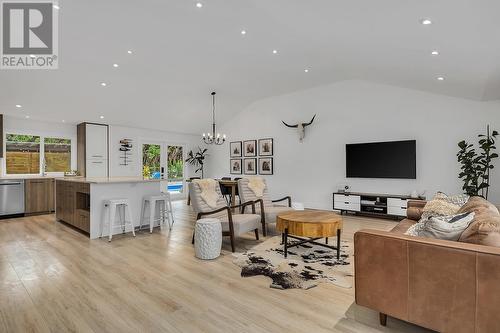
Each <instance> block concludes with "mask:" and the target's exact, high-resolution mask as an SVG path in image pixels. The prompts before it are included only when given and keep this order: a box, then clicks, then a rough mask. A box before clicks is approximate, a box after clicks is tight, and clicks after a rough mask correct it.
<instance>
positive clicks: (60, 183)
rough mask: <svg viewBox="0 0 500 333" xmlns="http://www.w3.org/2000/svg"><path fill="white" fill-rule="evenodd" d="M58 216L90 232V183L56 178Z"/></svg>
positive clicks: (59, 218)
mask: <svg viewBox="0 0 500 333" xmlns="http://www.w3.org/2000/svg"><path fill="white" fill-rule="evenodd" d="M56 218H57V219H58V220H60V221H63V222H65V223H68V224H70V225H72V226H74V227H76V228H78V229H80V230H82V231H85V232H87V233H89V232H90V184H88V183H78V182H73V181H65V180H60V179H57V180H56Z"/></svg>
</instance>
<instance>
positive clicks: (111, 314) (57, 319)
mask: <svg viewBox="0 0 500 333" xmlns="http://www.w3.org/2000/svg"><path fill="white" fill-rule="evenodd" d="M174 209H175V219H176V223H175V226H174V229H173V231H172V232H171V233H169V232H168V231H167V230H165V231H162V232H160V231H159V230H155V232H154V234H152V235H150V234H149V233H146V232H141V233H139V234H138V236H137V237H136V238H135V239H134V238H133V237H131V236H130V235H125V236H119V237H114V238H113V241H112V242H111V243H108V242H107V241H105V240H93V241H90V240H89V239H88V238H87V237H86V236H84V235H82V234H80V233H79V232H77V231H75V230H74V229H71V228H69V227H68V226H66V225H63V224H61V223H59V222H56V221H55V218H54V216H53V215H44V216H36V217H26V218H18V219H9V220H0V332H58V333H59V332H96V333H97V332H185V333H186V332H315V333H316V332H423V331H424V330H423V329H421V328H419V327H416V326H412V325H410V324H407V323H404V322H401V321H398V320H395V319H392V318H389V321H388V327H387V328H383V327H381V326H379V325H378V314H377V313H376V312H373V311H371V310H368V309H365V308H361V307H358V306H356V305H355V304H354V289H345V288H340V287H337V286H334V285H331V284H325V283H323V284H320V285H319V286H318V287H316V288H312V289H310V290H276V289H271V288H269V282H270V280H269V279H267V278H265V277H252V278H241V277H240V270H239V268H238V267H237V266H235V265H234V264H232V256H231V255H230V252H228V251H227V250H228V249H229V246H228V245H229V244H228V243H227V242H225V243H224V245H223V247H224V249H225V250H226V251H224V255H223V256H222V257H220V258H218V259H217V260H214V261H201V260H198V259H196V258H195V257H194V251H193V248H192V246H191V242H190V239H191V232H192V224H193V214H192V213H191V208H190V207H188V206H186V205H185V203H184V202H180V201H179V202H175V203H174ZM394 223H395V222H394V221H386V220H381V219H371V218H361V217H346V218H345V222H344V228H345V230H344V233H343V237H344V239H350V240H352V237H353V233H354V232H355V231H356V230H358V229H360V228H364V227H369V228H377V229H390V228H391V227H392V226H393V225H394ZM261 240H262V238H261ZM240 241H241V240H240ZM240 244H243V246H251V245H253V244H255V240H254V239H253V238H252V235H250V234H249V236H248V237H247V238H246V239H245V240H243V242H242V243H240ZM240 249H241V246H240Z"/></svg>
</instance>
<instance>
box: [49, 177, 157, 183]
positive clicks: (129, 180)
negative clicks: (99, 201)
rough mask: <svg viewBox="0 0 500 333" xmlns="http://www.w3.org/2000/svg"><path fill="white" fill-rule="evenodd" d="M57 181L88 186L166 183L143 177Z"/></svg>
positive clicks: (63, 178)
mask: <svg viewBox="0 0 500 333" xmlns="http://www.w3.org/2000/svg"><path fill="white" fill-rule="evenodd" d="M56 179H57V180H64V181H69V182H76V183H87V184H117V183H154V182H161V181H166V179H145V178H142V177H109V178H108V177H103V178H92V177H60V178H56Z"/></svg>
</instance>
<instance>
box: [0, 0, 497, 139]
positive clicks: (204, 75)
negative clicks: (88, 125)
mask: <svg viewBox="0 0 500 333" xmlns="http://www.w3.org/2000/svg"><path fill="white" fill-rule="evenodd" d="M197 2H198V1H191V0H142V1H124V0H85V1H81V0H80V1H78V0H63V1H61V2H60V3H59V6H60V9H59V26H60V27H59V54H60V58H59V59H60V63H59V69H58V70H30V71H20V70H9V71H7V70H3V71H0V109H1V112H2V113H5V114H11V115H18V116H26V115H29V116H30V117H31V118H33V119H40V120H49V121H62V120H65V121H66V122H68V123H69V122H71V123H77V122H79V121H83V120H86V121H102V122H107V123H112V124H119V125H125V126H134V127H143V128H154V129H162V130H171V131H177V132H186V133H197V132H200V131H202V130H204V129H206V130H208V128H207V127H208V126H207V125H208V123H209V122H210V117H211V114H210V111H211V110H210V108H211V101H210V92H211V91H212V90H216V91H217V96H218V103H217V105H218V108H217V116H218V119H219V120H220V121H224V120H225V119H228V118H230V117H231V116H233V115H234V114H236V113H238V112H240V111H241V110H242V109H243V108H244V107H246V106H248V105H249V104H251V103H252V102H254V101H256V100H259V99H262V98H265V97H269V96H273V95H279V94H283V93H287V92H291V91H296V90H300V89H306V88H309V87H313V86H317V85H322V84H327V83H332V82H336V81H341V80H346V79H363V80H370V81H376V82H382V83H387V84H392V85H397V86H401V87H408V88H413V89H419V90H424V91H429V92H433V93H438V94H444V95H450V96H457V97H463V98H469V99H475V100H495V99H500V43H499V40H500V20H499V19H498V13H500V1H498V0H440V1H436V0H419V1H409V0H378V1H371V0H351V1H345V0H308V1H304V0H272V1H270V0H247V1H243V0H225V1H224V0H200V1H199V2H200V3H201V4H202V7H201V8H199V7H198V6H196V3H197ZM424 18H428V19H430V20H431V21H432V24H430V25H423V24H421V20H422V19H424ZM242 30H245V31H246V34H242V33H241V31H242ZM128 50H131V51H132V54H129V53H128V52H127V51H128ZM273 50H276V51H277V52H276V53H273ZM433 50H437V51H438V52H439V55H434V56H433V55H432V54H431V52H432V51H433ZM113 64H118V67H113ZM305 69H308V72H306V71H305ZM440 76H441V77H443V78H444V80H443V81H439V80H437V78H438V77H440ZM102 82H105V83H106V84H107V85H106V86H105V87H103V86H101V83H102ZM16 104H19V105H22V107H21V108H16V107H15V105H16ZM367 112H368V111H367ZM101 115H102V116H104V119H100V118H99V117H100V116H101Z"/></svg>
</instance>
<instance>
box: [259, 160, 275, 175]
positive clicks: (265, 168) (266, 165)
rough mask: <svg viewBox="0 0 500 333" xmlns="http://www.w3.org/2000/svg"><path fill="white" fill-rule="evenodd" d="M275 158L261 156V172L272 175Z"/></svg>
mask: <svg viewBox="0 0 500 333" xmlns="http://www.w3.org/2000/svg"><path fill="white" fill-rule="evenodd" d="M273 167H274V166H273V158H272V157H261V158H259V174H260V175H272V174H273Z"/></svg>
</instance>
